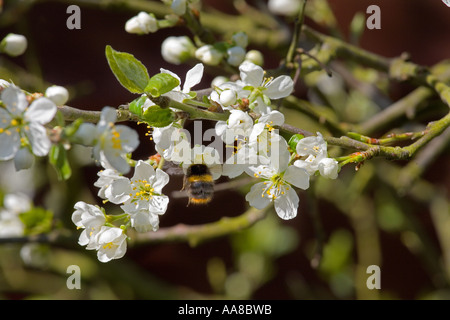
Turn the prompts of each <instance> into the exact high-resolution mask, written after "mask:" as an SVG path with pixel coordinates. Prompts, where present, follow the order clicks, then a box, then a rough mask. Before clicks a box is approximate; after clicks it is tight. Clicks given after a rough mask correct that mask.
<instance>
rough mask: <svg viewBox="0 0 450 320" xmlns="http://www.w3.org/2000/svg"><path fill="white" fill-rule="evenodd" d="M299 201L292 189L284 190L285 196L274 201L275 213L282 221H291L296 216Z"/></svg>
mask: <svg viewBox="0 0 450 320" xmlns="http://www.w3.org/2000/svg"><path fill="white" fill-rule="evenodd" d="M299 202H300V199H299V198H298V195H297V193H296V192H295V190H294V189H293V188H286V189H285V194H284V195H283V196H281V197H277V198H276V199H275V201H274V206H275V211H276V212H277V214H278V216H279V217H280V218H281V219H283V220H289V219H293V218H295V217H296V216H297V210H298V204H299Z"/></svg>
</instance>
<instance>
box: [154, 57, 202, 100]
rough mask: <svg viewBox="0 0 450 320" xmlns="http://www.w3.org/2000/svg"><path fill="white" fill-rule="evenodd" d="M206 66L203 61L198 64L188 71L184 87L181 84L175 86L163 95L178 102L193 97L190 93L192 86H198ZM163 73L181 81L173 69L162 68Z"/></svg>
mask: <svg viewBox="0 0 450 320" xmlns="http://www.w3.org/2000/svg"><path fill="white" fill-rule="evenodd" d="M203 70H204V66H203V64H201V63H198V64H196V65H195V66H194V67H192V69H190V70H188V72H186V77H185V79H184V84H183V89H181V87H180V86H178V87H176V88H174V89H173V90H172V91H170V92H167V93H165V94H163V96H166V97H169V98H171V99H173V100H176V101H178V102H182V101H183V100H184V99H190V98H192V97H191V96H190V95H189V93H190V92H191V89H192V87H194V86H196V85H197V84H199V83H200V82H201V81H202V77H203ZM161 72H162V73H167V74H170V75H171V76H172V77H174V78H176V79H177V80H178V81H179V82H180V83H181V79H180V77H179V76H178V75H177V74H175V73H173V72H172V71H169V70H166V69H163V68H161Z"/></svg>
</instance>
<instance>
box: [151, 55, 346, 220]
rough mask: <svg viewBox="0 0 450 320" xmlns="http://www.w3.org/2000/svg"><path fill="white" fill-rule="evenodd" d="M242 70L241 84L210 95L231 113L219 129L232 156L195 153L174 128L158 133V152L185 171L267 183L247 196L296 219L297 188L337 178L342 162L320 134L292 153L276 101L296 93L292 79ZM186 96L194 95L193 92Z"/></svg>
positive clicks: (196, 71) (201, 149)
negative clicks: (197, 166) (201, 169)
mask: <svg viewBox="0 0 450 320" xmlns="http://www.w3.org/2000/svg"><path fill="white" fill-rule="evenodd" d="M239 71H240V80H237V81H234V82H231V81H227V82H223V83H221V84H219V85H217V86H214V88H213V91H212V92H211V94H210V95H209V100H210V102H211V103H215V104H218V105H220V106H221V108H222V109H224V110H227V111H229V112H230V116H229V118H228V120H227V121H218V122H217V123H216V125H215V133H216V135H217V137H219V138H220V139H221V141H222V142H223V143H224V144H225V149H228V150H233V152H232V153H231V154H229V155H228V157H220V155H219V152H218V151H217V148H213V147H210V146H206V147H205V146H196V147H194V148H192V149H191V148H190V145H191V142H190V140H189V138H188V135H189V133H188V132H186V131H185V130H184V129H182V128H181V127H179V126H177V125H174V124H171V125H169V126H167V127H163V128H155V129H154V131H153V138H154V139H153V140H154V142H155V144H156V150H158V152H159V153H160V154H161V156H162V157H163V158H165V159H166V160H168V161H172V162H175V163H180V164H182V166H183V167H184V168H186V167H187V166H188V165H190V164H191V163H203V164H206V165H208V166H209V167H210V169H211V172H212V174H213V177H214V178H215V179H217V178H218V177H220V176H227V177H229V178H235V177H237V176H239V175H241V174H243V173H244V172H245V173H246V174H248V175H250V176H252V177H255V178H258V179H261V180H262V182H259V183H256V184H255V185H253V186H252V188H251V190H250V192H249V193H248V194H247V195H246V200H247V201H248V202H249V204H250V205H251V206H253V207H255V208H258V209H262V208H265V207H266V206H268V205H269V204H270V203H273V204H274V207H275V211H276V212H277V214H278V216H279V217H280V218H282V219H292V218H294V217H295V216H296V215H297V211H298V206H299V198H298V195H297V193H296V191H295V188H300V189H303V190H306V189H307V188H308V187H309V181H310V177H311V176H313V175H315V174H316V173H317V174H320V175H322V176H324V177H327V178H331V179H335V178H336V177H337V172H338V163H337V161H336V160H334V159H332V158H329V157H328V153H327V144H326V142H325V141H324V139H323V137H322V135H321V134H320V133H317V136H311V137H306V138H303V139H301V140H299V142H298V143H297V144H296V146H294V149H295V150H293V151H292V152H291V148H292V146H289V145H288V142H287V141H286V140H285V139H284V138H283V137H282V136H281V135H280V134H279V132H278V130H277V128H278V127H280V126H282V125H283V124H284V121H285V119H284V115H283V114H282V113H281V112H279V111H277V110H274V109H273V108H272V102H271V101H272V100H274V99H281V98H284V97H287V96H289V95H290V94H291V93H292V90H293V81H292V79H291V78H290V77H289V76H286V75H281V76H278V77H276V78H266V77H265V76H264V74H265V72H264V70H263V69H262V68H261V67H260V66H258V65H255V64H253V63H251V62H249V61H245V62H243V63H242V64H241V65H240V66H239ZM202 72H203V68H200V67H199V65H197V66H195V67H194V68H193V69H191V70H190V71H189V72H188V74H187V76H186V82H189V83H190V84H191V86H193V85H195V84H197V83H198V82H199V81H200V78H201V75H202ZM192 78H195V79H196V80H195V81H192ZM184 94H185V95H186V97H187V96H188V92H187V91H186V92H185V93H184ZM166 95H169V96H170V95H171V93H168V94H166Z"/></svg>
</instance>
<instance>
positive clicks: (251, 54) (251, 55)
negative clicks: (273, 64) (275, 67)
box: [245, 50, 264, 66]
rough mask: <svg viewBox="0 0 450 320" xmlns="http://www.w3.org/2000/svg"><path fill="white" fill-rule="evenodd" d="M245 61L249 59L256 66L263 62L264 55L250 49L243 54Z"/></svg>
mask: <svg viewBox="0 0 450 320" xmlns="http://www.w3.org/2000/svg"><path fill="white" fill-rule="evenodd" d="M245 61H250V62H252V63H254V64H256V65H258V66H262V65H263V64H264V57H263V55H262V53H261V51H258V50H250V51H248V52H247V54H246V55H245Z"/></svg>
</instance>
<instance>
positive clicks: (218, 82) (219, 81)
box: [211, 76, 229, 88]
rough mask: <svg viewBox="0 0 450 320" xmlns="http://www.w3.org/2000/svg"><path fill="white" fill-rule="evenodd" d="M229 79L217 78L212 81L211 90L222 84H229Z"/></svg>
mask: <svg viewBox="0 0 450 320" xmlns="http://www.w3.org/2000/svg"><path fill="white" fill-rule="evenodd" d="M228 80H229V79H228V78H227V77H224V76H217V77H215V78H214V79H213V80H212V81H211V88H214V87H218V86H220V85H221V84H223V83H225V82H227V81H228Z"/></svg>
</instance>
